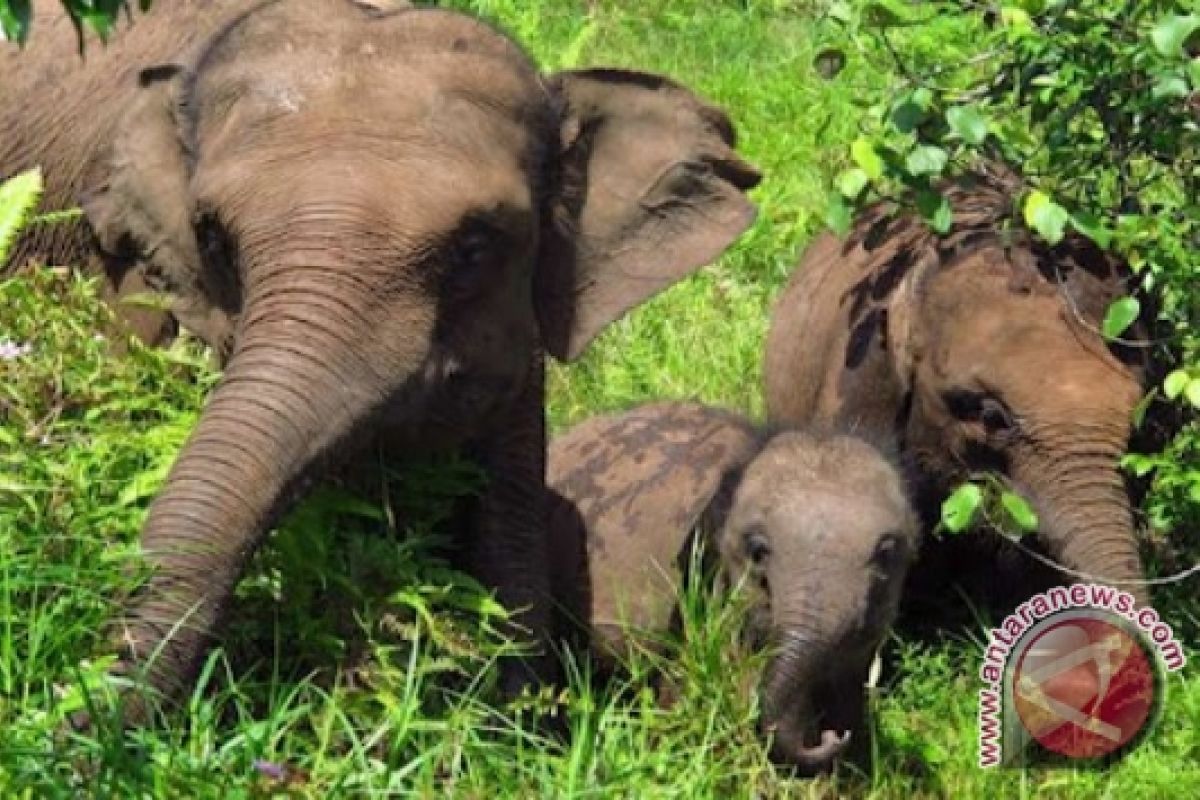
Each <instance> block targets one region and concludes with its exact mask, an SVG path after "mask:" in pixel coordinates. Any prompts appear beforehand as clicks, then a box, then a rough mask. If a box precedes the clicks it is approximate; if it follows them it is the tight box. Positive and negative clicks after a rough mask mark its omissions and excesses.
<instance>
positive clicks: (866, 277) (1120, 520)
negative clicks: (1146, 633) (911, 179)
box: [767, 176, 1150, 600]
mask: <svg viewBox="0 0 1200 800" xmlns="http://www.w3.org/2000/svg"><path fill="white" fill-rule="evenodd" d="M1009 177H1011V176H1009ZM1013 196H1014V195H1013V190H1012V189H1011V188H1010V187H1009V185H1008V184H1007V183H1006V182H1005V181H1003V180H999V179H996V180H995V181H988V180H981V181H979V182H973V183H969V184H964V185H963V186H959V187H955V188H954V189H953V190H952V191H951V197H952V201H953V203H954V207H955V210H956V216H955V226H954V229H953V230H952V231H951V233H950V234H948V235H946V236H942V237H939V236H937V235H936V234H933V233H932V232H930V231H928V230H927V229H926V228H925V227H924V226H923V225H922V223H921V222H920V221H918V220H913V219H911V218H908V217H900V218H894V217H892V216H890V215H889V214H888V213H887V211H886V210H883V209H876V210H874V211H872V212H870V213H868V214H866V215H864V217H863V218H862V219H860V220H859V221H858V223H856V227H855V231H854V232H853V233H852V234H851V236H850V237H849V238H848V239H847V240H846V241H845V242H841V241H838V240H836V239H834V238H833V237H832V236H827V237H823V238H822V239H821V240H820V241H818V242H817V243H816V244H814V246H813V248H812V249H811V250H810V251H809V253H808V254H806V256H805V259H804V262H803V265H802V266H801V267H800V269H799V270H798V271H797V274H796V277H795V278H794V279H793V282H792V284H791V285H790V286H789V288H788V289H787V291H786V292H785V293H784V295H783V296H782V297H781V299H780V301H779V303H778V305H777V306H776V310H775V317H774V320H773V329H772V332H771V334H770V337H769V344H768V356H767V382H768V405H769V407H770V410H771V416H772V417H773V418H775V419H778V420H780V421H783V422H789V423H792V424H801V423H812V422H818V423H819V422H822V421H826V422H828V421H836V422H838V423H840V424H846V425H858V426H861V427H862V428H864V429H867V430H876V431H880V432H893V433H894V434H895V435H897V436H898V438H899V439H900V440H901V441H902V442H903V444H904V448H905V451H906V457H907V458H909V459H911V461H912V463H913V466H914V467H915V470H914V474H916V475H918V476H919V482H920V488H919V494H920V496H921V498H922V505H923V507H924V510H925V513H926V514H928V515H929V516H930V517H931V518H932V516H933V515H934V514H935V513H936V509H937V507H938V505H937V504H938V503H940V501H941V499H942V498H944V497H945V495H946V494H947V493H948V492H949V491H950V490H952V489H953V488H954V486H955V485H956V484H957V483H959V482H961V481H963V480H966V479H968V478H970V477H973V476H975V475H977V474H980V473H985V472H989V473H992V474H996V475H999V476H1002V477H1003V478H1004V479H1005V480H1007V481H1009V482H1010V483H1011V484H1012V485H1013V486H1014V487H1015V488H1016V489H1017V490H1018V491H1019V492H1021V493H1022V494H1024V495H1025V496H1026V497H1027V498H1028V499H1029V500H1031V501H1032V504H1033V506H1034V508H1035V510H1036V511H1037V513H1038V516H1039V519H1040V539H1041V541H1042V542H1043V543H1044V546H1045V548H1046V550H1047V551H1048V552H1049V554H1050V555H1051V556H1052V557H1053V558H1054V559H1055V560H1057V561H1058V562H1059V563H1061V564H1063V565H1064V566H1066V567H1068V568H1069V569H1070V570H1073V572H1072V573H1069V574H1067V575H1066V576H1064V577H1065V579H1066V580H1073V579H1075V578H1076V577H1077V576H1078V574H1084V575H1087V576H1091V577H1092V578H1094V579H1095V580H1098V581H1106V580H1107V581H1112V582H1117V583H1126V584H1128V588H1130V590H1131V591H1133V592H1135V594H1138V595H1139V596H1140V597H1141V598H1142V599H1143V600H1144V599H1145V593H1144V590H1143V589H1142V588H1141V587H1138V586H1135V585H1133V582H1135V581H1137V580H1139V579H1141V578H1142V570H1141V564H1140V560H1139V556H1138V547H1137V541H1136V538H1135V534H1134V525H1133V518H1132V514H1131V508H1130V500H1129V495H1128V492H1127V487H1126V482H1125V480H1124V478H1123V476H1122V474H1121V472H1120V470H1119V459H1120V457H1121V455H1122V453H1123V452H1124V451H1125V449H1126V447H1127V446H1128V444H1129V441H1130V436H1131V432H1132V423H1133V414H1134V410H1135V407H1136V406H1137V405H1138V403H1139V401H1140V399H1141V396H1142V393H1143V387H1144V386H1145V385H1146V375H1147V370H1148V369H1149V366H1150V365H1149V363H1148V361H1147V359H1146V355H1145V354H1146V350H1145V349H1139V348H1136V347H1125V346H1122V345H1120V344H1111V343H1108V342H1106V341H1105V340H1104V338H1103V337H1102V336H1101V334H1100V326H1101V322H1102V320H1103V319H1104V316H1105V312H1106V310H1107V308H1108V306H1109V304H1111V303H1112V302H1113V301H1114V300H1116V299H1117V298H1119V297H1121V296H1123V295H1124V294H1126V293H1128V292H1129V291H1131V287H1130V285H1129V283H1128V280H1127V279H1128V272H1127V270H1124V269H1123V268H1122V267H1121V266H1120V265H1119V264H1116V263H1114V261H1113V260H1112V259H1110V258H1108V257H1106V256H1105V255H1104V254H1102V253H1101V252H1100V251H1098V250H1097V249H1096V248H1095V247H1094V246H1092V245H1091V244H1090V243H1088V242H1086V241H1084V240H1082V239H1081V238H1080V237H1076V236H1071V237H1068V239H1067V240H1066V241H1064V242H1063V243H1062V244H1060V245H1058V246H1053V247H1052V246H1050V245H1047V244H1045V243H1044V242H1040V241H1037V240H1034V239H1033V238H1032V237H1031V236H1030V235H1029V234H1027V233H1025V232H1023V231H1020V230H1016V229H1013V230H1008V229H1006V225H1005V220H1006V219H1007V218H1008V217H1009V215H1010V213H1011V208H1012V200H1013ZM1144 334H1145V328H1144V327H1142V326H1141V324H1140V323H1139V325H1138V326H1135V327H1134V328H1132V329H1131V330H1130V331H1129V332H1128V333H1126V334H1125V335H1126V336H1127V337H1128V338H1131V339H1136V338H1138V337H1141V336H1144ZM805 345H807V346H808V348H809V351H808V352H809V357H808V360H807V361H805V362H803V363H802V360H801V357H800V353H801V352H802V348H803V347H804V346H805Z"/></svg>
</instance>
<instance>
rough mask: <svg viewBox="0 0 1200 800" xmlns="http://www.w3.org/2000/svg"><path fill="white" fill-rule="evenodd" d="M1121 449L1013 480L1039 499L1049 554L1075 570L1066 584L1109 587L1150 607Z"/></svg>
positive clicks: (1068, 457)
mask: <svg viewBox="0 0 1200 800" xmlns="http://www.w3.org/2000/svg"><path fill="white" fill-rule="evenodd" d="M1120 452H1121V450H1120V448H1119V447H1116V446H1113V447H1092V448H1087V449H1083V450H1082V451H1081V452H1077V453H1074V454H1065V455H1064V454H1059V457H1058V458H1055V459H1046V460H1045V461H1041V462H1040V463H1038V464H1036V465H1034V466H1033V468H1032V469H1029V470H1017V471H1015V473H1014V477H1015V478H1016V479H1017V481H1018V482H1019V483H1020V484H1021V485H1022V486H1023V487H1025V488H1026V489H1027V490H1028V491H1029V492H1030V494H1031V495H1032V499H1033V500H1034V505H1035V507H1036V508H1037V511H1038V513H1039V518H1040V528H1041V534H1042V537H1043V539H1044V540H1045V542H1046V543H1047V545H1048V549H1049V552H1050V555H1051V556H1052V557H1053V558H1054V559H1055V560H1056V561H1057V562H1058V563H1060V564H1061V565H1062V566H1064V567H1066V568H1067V569H1068V570H1071V571H1072V572H1071V573H1066V574H1065V575H1064V580H1069V581H1090V582H1096V583H1106V584H1110V585H1113V586H1115V587H1117V588H1119V589H1124V590H1125V591H1128V592H1129V593H1130V594H1132V595H1133V596H1134V597H1135V599H1136V600H1137V602H1138V603H1139V605H1141V604H1146V603H1148V602H1149V594H1148V592H1147V590H1146V587H1145V586H1144V585H1141V584H1139V583H1138V581H1141V580H1142V579H1143V578H1144V575H1143V572H1142V564H1141V558H1140V556H1139V553H1138V545H1137V538H1136V536H1135V532H1134V524H1133V514H1132V510H1131V509H1130V506H1129V497H1128V493H1127V491H1126V488H1125V483H1124V481H1123V479H1122V477H1121V474H1120V472H1119V471H1118V469H1117V463H1118V459H1119V457H1120ZM1023 473H1024V474H1023Z"/></svg>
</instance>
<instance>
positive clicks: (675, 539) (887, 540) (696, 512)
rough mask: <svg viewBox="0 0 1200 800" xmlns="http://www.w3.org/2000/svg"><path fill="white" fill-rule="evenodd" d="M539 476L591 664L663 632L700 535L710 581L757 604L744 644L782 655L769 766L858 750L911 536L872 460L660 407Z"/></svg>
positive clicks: (883, 467)
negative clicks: (872, 672) (874, 667)
mask: <svg viewBox="0 0 1200 800" xmlns="http://www.w3.org/2000/svg"><path fill="white" fill-rule="evenodd" d="M547 481H548V484H549V486H550V487H551V492H552V499H551V505H550V535H551V537H552V538H551V549H552V551H553V559H554V561H555V563H556V564H557V568H556V570H555V573H556V580H558V581H561V582H562V583H563V584H564V586H565V588H564V590H563V591H562V592H560V596H561V598H562V599H564V600H565V601H566V605H565V607H564V609H563V614H564V617H565V618H566V621H565V622H564V625H567V626H570V625H573V624H578V625H582V626H583V628H584V630H585V635H586V637H587V638H589V639H590V640H591V644H592V646H593V649H594V651H595V653H596V655H597V657H598V658H599V659H600V660H601V663H602V665H604V666H605V667H606V668H608V669H611V668H612V667H614V666H615V665H617V664H618V663H619V662H620V661H621V660H622V659H623V658H625V657H626V656H627V655H628V654H629V653H630V652H631V649H632V648H634V647H637V646H639V645H645V644H648V643H650V642H652V641H653V639H654V637H655V636H656V635H661V634H662V633H664V632H666V631H667V630H668V629H669V628H670V627H671V625H672V618H673V616H674V614H675V609H676V606H677V600H678V593H679V591H680V588H681V585H682V577H683V570H685V569H686V567H687V565H688V560H689V556H690V551H691V549H692V544H693V540H694V537H696V536H699V537H701V538H702V540H703V542H704V544H706V545H708V546H709V547H710V548H711V550H712V551H713V552H715V553H716V554H717V555H718V561H719V570H718V573H719V574H720V575H721V578H722V580H723V581H725V582H727V583H729V584H737V583H740V582H743V581H744V585H745V586H746V587H747V588H748V590H749V591H751V592H752V593H753V595H752V611H751V616H750V618H749V619H747V621H746V633H747V634H748V636H747V638H748V640H749V641H751V642H755V643H758V644H765V643H768V642H770V643H771V644H773V645H774V647H775V648H776V654H775V655H774V656H773V657H772V660H771V662H770V665H769V667H768V670H767V674H766V675H765V676H764V677H763V683H762V702H763V724H764V727H765V728H767V729H768V730H771V731H773V732H774V737H775V738H774V744H773V750H772V753H773V756H774V757H775V758H777V759H779V760H780V761H783V762H786V763H790V764H794V765H796V766H798V767H799V768H800V769H801V770H802V771H805V772H810V773H811V772H817V771H821V770H824V769H828V768H829V767H830V766H832V764H833V763H834V761H835V760H836V759H837V758H838V757H839V756H840V755H842V754H843V752H844V751H845V750H846V748H847V746H848V744H849V741H850V740H851V739H852V740H853V741H855V742H856V745H857V744H865V743H866V740H867V735H866V716H865V714H866V712H865V703H864V696H863V685H864V683H865V682H866V680H867V673H868V670H869V667H870V664H871V662H872V660H873V658H874V655H875V653H876V651H877V650H878V648H879V645H880V642H881V641H882V638H883V636H884V634H885V632H886V631H887V628H888V626H889V624H890V623H891V621H892V618H893V616H894V614H895V611H896V607H897V604H898V602H899V597H900V590H901V586H902V584H903V583H904V578H905V574H906V572H907V570H908V566H909V563H910V562H911V560H912V558H913V557H914V555H915V553H916V549H917V540H918V528H917V521H916V517H915V514H914V513H913V511H912V510H911V508H910V506H909V503H908V499H907V496H906V495H905V489H904V485H903V479H902V477H901V476H900V474H899V472H898V471H897V470H896V469H895V467H893V465H892V464H891V463H890V462H889V461H888V459H887V458H885V457H884V456H883V455H882V454H881V453H880V451H879V450H877V449H876V448H874V447H872V446H871V445H869V444H867V443H866V442H865V441H863V440H862V439H859V438H857V437H854V436H850V435H826V434H815V433H807V432H802V431H789V430H784V431H780V432H778V433H774V434H768V433H763V432H761V431H758V430H756V429H755V427H754V426H752V425H751V424H750V423H749V422H748V421H746V420H745V419H743V418H741V417H739V416H736V415H734V414H731V413H728V412H725V411H721V410H718V409H715V408H711V407H708V406H703V405H699V404H696V403H687V402H678V403H661V404H656V405H649V406H643V407H641V408H637V409H634V410H632V411H629V412H627V413H624V414H618V415H614V416H606V417H598V418H596V419H592V420H589V421H588V422H585V423H583V424H581V425H579V426H578V427H576V428H574V429H573V430H571V431H569V432H568V433H566V434H564V435H563V436H561V437H558V438H556V439H555V440H554V441H553V442H551V445H550V453H549V457H548V479H547ZM572 592H574V594H572ZM639 635H640V636H641V637H643V638H644V639H645V641H639ZM856 749H857V750H858V752H857V753H856V755H857V756H859V757H860V758H862V757H865V756H866V754H867V751H866V749H865V748H864V747H857V746H856Z"/></svg>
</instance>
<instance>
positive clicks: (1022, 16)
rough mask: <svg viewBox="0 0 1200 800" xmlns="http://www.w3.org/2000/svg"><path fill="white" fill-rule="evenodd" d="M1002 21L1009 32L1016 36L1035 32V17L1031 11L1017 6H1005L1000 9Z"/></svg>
mask: <svg viewBox="0 0 1200 800" xmlns="http://www.w3.org/2000/svg"><path fill="white" fill-rule="evenodd" d="M1000 23H1001V24H1002V25H1003V26H1004V27H1005V28H1007V29H1008V31H1009V33H1011V34H1013V35H1016V36H1020V35H1023V34H1027V33H1032V32H1033V19H1032V18H1031V17H1030V16H1029V12H1028V11H1026V10H1025V9H1023V8H1017V7H1016V6H1004V7H1003V8H1001V9H1000Z"/></svg>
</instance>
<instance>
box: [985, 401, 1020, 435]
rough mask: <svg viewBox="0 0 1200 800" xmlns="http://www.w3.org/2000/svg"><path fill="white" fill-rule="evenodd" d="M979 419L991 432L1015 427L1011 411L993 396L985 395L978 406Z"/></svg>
mask: <svg viewBox="0 0 1200 800" xmlns="http://www.w3.org/2000/svg"><path fill="white" fill-rule="evenodd" d="M979 421H980V422H982V423H983V427H985V428H987V429H988V431H989V432H991V433H999V432H1000V431H1006V430H1009V429H1010V428H1015V427H1016V421H1015V420H1014V419H1013V415H1012V412H1011V411H1009V410H1008V406H1006V405H1004V403H1002V402H1001V401H1000V400H998V399H996V398H995V397H985V398H983V401H982V402H981V403H980V407H979Z"/></svg>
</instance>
